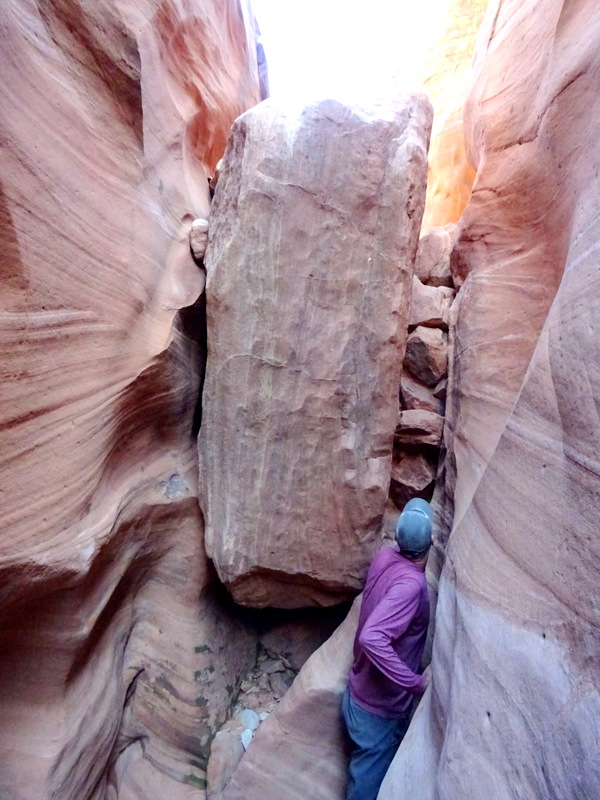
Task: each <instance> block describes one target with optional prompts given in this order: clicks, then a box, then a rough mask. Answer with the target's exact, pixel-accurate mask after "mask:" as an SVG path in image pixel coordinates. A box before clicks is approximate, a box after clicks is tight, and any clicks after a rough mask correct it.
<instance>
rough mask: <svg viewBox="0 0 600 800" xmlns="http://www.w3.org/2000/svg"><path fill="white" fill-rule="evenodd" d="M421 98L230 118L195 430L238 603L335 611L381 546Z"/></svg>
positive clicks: (417, 202) (427, 118) (416, 199)
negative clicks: (205, 357) (198, 425)
mask: <svg viewBox="0 0 600 800" xmlns="http://www.w3.org/2000/svg"><path fill="white" fill-rule="evenodd" d="M430 124H431V108H430V106H429V103H428V101H427V100H426V98H425V97H423V96H421V95H407V96H405V97H402V98H401V99H399V101H398V103H397V105H396V106H394V107H384V106H377V107H374V108H372V109H370V110H364V109H358V108H349V107H346V106H343V105H341V104H340V103H338V102H336V101H332V100H328V101H323V102H321V103H319V104H316V105H313V106H310V107H308V108H305V109H303V110H301V111H298V112H297V113H292V112H288V113H287V114H286V113H285V112H284V111H282V110H281V109H280V108H278V107H277V105H275V104H274V103H272V102H271V101H267V102H265V103H262V104H261V105H260V106H258V107H257V108H256V109H254V110H253V111H251V112H249V113H247V114H244V115H243V116H242V117H241V118H240V119H238V120H237V122H236V124H235V126H234V128H233V131H232V135H231V139H230V142H229V146H228V149H227V152H226V155H225V158H224V163H223V171H222V174H221V177H220V179H219V184H218V186H217V190H216V193H215V199H214V203H213V208H212V212H211V227H210V243H209V249H208V251H207V255H206V265H207V320H208V323H207V324H208V341H209V358H208V366H207V374H206V382H205V385H204V395H203V418H202V428H201V431H200V438H199V458H200V502H201V506H202V510H203V512H204V515H205V518H206V525H207V532H206V543H207V548H208V552H209V554H210V556H211V558H212V559H213V560H214V563H215V566H216V568H217V570H218V572H219V575H220V577H221V579H222V580H223V582H224V583H225V584H226V585H227V587H228V588H229V590H230V591H231V592H232V594H233V596H234V598H235V599H236V600H237V601H238V602H240V603H243V604H246V605H253V606H266V605H273V606H279V607H284V608H290V607H295V606H307V605H328V604H333V603H336V602H339V601H340V600H341V599H344V598H347V597H348V596H350V595H351V594H353V593H355V592H356V591H357V590H358V589H359V588H360V585H361V579H362V577H363V574H364V572H365V570H366V567H367V566H368V563H369V560H370V557H371V555H372V553H373V552H374V550H375V549H376V548H377V546H378V541H379V535H380V533H379V531H380V526H381V520H382V517H383V511H384V507H385V502H386V497H387V490H388V486H389V478H390V466H391V450H392V440H393V431H394V426H395V421H396V413H397V402H398V400H397V397H398V385H399V381H400V373H401V366H402V356H403V351H404V344H405V338H406V328H407V322H408V305H409V294H410V286H411V277H412V265H413V260H414V254H415V250H416V246H417V239H418V230H419V224H420V219H421V214H422V207H423V197H424V187H425V175H426V150H427V141H428V131H429V127H430Z"/></svg>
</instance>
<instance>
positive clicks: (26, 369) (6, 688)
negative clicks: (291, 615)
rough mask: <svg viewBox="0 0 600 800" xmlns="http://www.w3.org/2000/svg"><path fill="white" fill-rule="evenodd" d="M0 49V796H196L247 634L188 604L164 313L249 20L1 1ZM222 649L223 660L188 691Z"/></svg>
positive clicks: (186, 340) (187, 396)
mask: <svg viewBox="0 0 600 800" xmlns="http://www.w3.org/2000/svg"><path fill="white" fill-rule="evenodd" d="M0 31H1V34H0V36H1V39H2V48H1V51H0V53H1V55H0V59H1V70H2V82H1V85H0V139H1V142H2V158H1V159H0V220H1V224H0V238H1V241H0V250H1V252H2V288H1V290H0V291H1V301H2V303H1V305H2V312H1V314H0V347H1V348H2V404H1V405H0V415H1V421H0V426H1V437H2V438H1V447H0V471H1V474H2V481H1V482H0V485H1V489H0V494H1V498H2V514H3V533H2V537H1V539H0V575H1V580H0V631H1V633H0V637H1V642H0V719H1V720H2V725H0V796H2V797H6V798H10V799H11V800H42V798H50V797H53V798H57V800H84V798H85V800H87V799H88V798H104V797H105V793H108V794H107V795H106V796H108V797H110V798H115V797H119V798H127V799H128V800H130V799H131V798H140V800H141V798H142V797H143V798H153V797H157V798H158V797H163V796H164V794H163V790H164V789H165V782H166V783H168V784H169V786H170V789H169V794H170V797H171V798H173V800H175V798H184V797H185V798H189V797H192V796H195V797H197V796H198V791H199V786H200V784H201V782H202V779H203V778H202V776H203V766H204V762H205V759H206V754H207V742H208V738H209V736H210V734H211V732H212V728H213V727H214V726H215V725H216V724H217V723H218V721H219V717H222V715H223V714H224V713H225V709H226V707H227V705H228V703H229V701H230V694H231V692H232V691H233V689H234V685H235V682H236V680H238V673H240V672H241V671H243V670H244V669H245V663H246V661H247V660H248V658H249V657H251V658H253V657H254V653H253V648H254V639H253V638H252V636H251V635H247V634H246V633H245V632H244V628H243V626H241V625H240V624H239V623H237V622H235V621H234V620H231V619H229V618H228V617H227V615H226V614H225V613H224V612H222V611H220V610H218V609H217V608H216V607H215V605H214V601H213V600H212V599H211V598H210V597H208V596H206V595H205V593H206V592H207V591H209V589H208V587H209V585H210V582H211V574H210V573H209V571H208V567H207V563H206V560H205V556H204V553H203V549H202V521H201V518H200V515H199V512H198V510H197V506H196V499H195V495H196V488H195V487H196V481H197V474H196V473H197V469H196V464H195V450H194V441H193V436H192V422H193V413H194V407H195V404H196V399H197V393H198V380H199V376H198V369H197V367H196V366H194V365H196V364H199V363H200V352H199V350H198V346H197V344H196V343H195V342H194V341H193V340H192V339H191V338H190V337H189V336H188V333H189V331H190V329H191V328H190V317H189V316H187V317H185V316H180V315H179V309H181V308H182V307H184V306H189V305H191V304H192V303H194V301H195V300H196V298H197V296H198V294H199V292H200V291H201V287H202V281H203V276H202V273H201V271H200V270H199V269H198V268H197V267H196V265H195V264H194V262H193V260H192V259H191V256H190V253H189V241H188V233H189V227H190V222H191V220H192V219H193V218H194V217H199V216H200V217H201V216H205V215H206V213H207V211H208V187H207V180H206V178H207V175H208V174H210V173H211V172H212V169H213V167H214V164H215V161H216V160H217V159H218V157H219V156H220V154H221V151H222V148H223V146H224V142H225V139H226V136H227V130H228V128H229V125H230V123H231V121H232V119H233V118H234V116H236V115H237V114H238V113H240V112H241V111H243V110H244V109H245V108H247V107H248V106H250V105H252V104H253V103H255V102H256V101H257V100H258V99H259V90H258V76H257V68H256V63H255V57H254V33H253V23H252V19H251V17H250V15H249V12H248V8H247V7H246V5H245V4H239V3H238V2H235V1H234V0H228V1H227V2H225V3H224V2H216V0H215V1H214V2H212V0H204V1H203V2H197V3H195V4H193V5H192V4H188V3H182V2H176V1H175V0H173V2H163V3H161V4H159V3H157V2H151V1H150V0H148V2H144V1H143V0H141V2H137V3H133V4H131V3H129V4H127V3H117V2H108V0H107V1H106V2H94V3H84V2H77V1H75V2H68V3H67V2H58V0H48V2H42V1H41V0H40V2H25V0H23V1H22V2H20V1H19V0H12V1H11V2H7V3H3V4H2V6H1V8H0ZM225 65H227V66H226V68H225ZM199 597H201V598H202V599H200V600H199V599H198V598H199ZM221 636H224V637H225V641H226V642H229V643H233V641H234V640H235V637H238V636H239V637H241V638H240V639H239V640H238V644H237V648H238V654H237V655H235V656H233V652H232V647H233V644H231V647H230V648H229V649H230V654H231V655H232V658H231V659H230V661H229V663H228V664H227V663H226V662H225V661H223V663H222V665H221V666H220V667H218V668H217V669H216V672H215V674H214V675H213V674H212V673H211V674H210V675H209V678H208V680H207V681H205V682H204V683H203V684H202V687H199V685H198V682H197V680H196V678H195V673H198V674H200V673H201V671H202V670H203V669H207V668H208V666H209V665H210V664H209V663H207V662H210V661H211V659H210V658H209V656H208V655H207V653H208V652H209V651H214V650H215V649H220V648H221V647H222V646H223V642H222V640H221V638H220V637H221ZM225 646H227V647H229V645H228V644H226V645H225ZM204 647H206V648H208V650H207V651H206V652H205V651H202V648H204ZM212 660H213V661H214V658H213V659H212ZM213 668H214V667H213ZM219 670H220V671H219ZM228 686H229V691H228V689H227V687H228ZM206 692H209V693H210V695H211V704H212V705H211V707H210V708H207V707H206V705H207V700H206V696H205V693H206ZM134 743H135V744H134ZM130 745H131V749H130V747H129V746H130ZM203 760H204V762H203ZM128 761H129V762H131V763H132V764H133V763H137V764H138V767H139V768H137V767H136V770H135V771H134V772H135V774H134V772H128V770H127V768H125V764H126V762H128ZM167 774H168V776H169V777H168V778H167V777H166V775H167ZM136 775H137V776H138V777H135V776H136ZM161 775H162V776H163V777H160V776H161ZM140 776H142V777H140ZM138 778H139V780H138ZM140 781H141V782H142V783H143V782H144V781H145V783H146V788H145V789H143V790H142V789H139V788H138V789H136V788H135V785H136V784H139V785H141V783H140ZM186 782H187V783H186ZM192 792H195V794H192Z"/></svg>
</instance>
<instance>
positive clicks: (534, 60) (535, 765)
mask: <svg viewBox="0 0 600 800" xmlns="http://www.w3.org/2000/svg"><path fill="white" fill-rule="evenodd" d="M599 36H600V12H599V9H598V6H597V4H596V3H594V2H581V3H577V4H573V3H568V2H565V3H563V2H560V0H544V1H543V2H540V3H527V2H518V3H516V2H501V3H498V4H494V5H493V6H492V7H491V8H490V13H489V15H488V17H487V18H486V21H485V24H484V26H483V29H482V32H481V36H480V40H479V46H478V50H477V55H476V60H475V72H474V80H473V85H472V90H471V94H470V97H469V100H468V103H467V117H468V121H469V125H468V131H469V146H470V149H471V152H472V154H473V157H474V158H475V159H476V163H478V165H479V167H478V173H477V178H476V181H475V184H474V192H473V197H472V200H471V202H470V203H469V205H468V206H467V209H466V211H465V215H464V217H463V221H462V224H461V230H460V234H459V240H458V249H457V251H456V260H455V268H456V269H457V270H458V272H459V274H460V276H461V277H462V278H463V279H465V282H464V285H463V287H462V289H461V291H460V293H459V308H458V323H457V329H456V348H455V356H454V358H455V361H454V371H453V374H452V372H451V376H452V377H451V382H450V391H449V407H448V412H447V418H446V429H447V431H448V433H449V436H448V444H449V446H450V447H452V448H453V453H454V458H455V462H454V468H453V469H452V470H451V473H452V474H450V476H449V478H450V479H449V483H448V489H449V491H452V490H454V499H455V502H456V515H455V527H454V529H453V531H452V533H451V536H450V543H449V549H448V556H447V560H446V564H445V567H444V570H443V573H442V578H441V584H440V602H439V603H438V615H437V621H436V640H435V643H434V656H433V692H432V694H431V697H430V700H429V701H428V702H427V703H426V704H424V706H423V707H422V708H421V709H420V710H419V714H418V716H417V717H416V718H415V720H414V723H413V728H412V730H411V733H410V735H409V737H408V738H407V740H406V741H405V743H404V744H403V746H402V747H401V748H400V750H399V753H398V756H397V759H396V761H395V763H394V765H393V767H392V770H391V772H390V773H389V774H388V778H387V780H386V783H385V784H384V786H383V788H382V791H381V793H380V800H391V798H393V797H398V796H399V795H401V794H403V793H404V794H406V796H418V797H419V798H423V800H428V799H429V798H431V799H433V798H445V800H458V798H464V797H472V796H479V795H481V794H489V795H492V796H493V797H495V798H501V800H504V798H506V799H507V800H508V798H511V799H512V798H515V797H543V798H548V800H559V799H561V800H562V798H567V797H568V798H578V800H579V799H580V798H581V800H592V798H596V797H598V796H599V794H600V765H599V761H598V741H599V740H600V723H599V719H600V693H599V686H598V675H599V674H600V663H599V654H600V634H599V631H600V615H599V609H598V603H597V587H598V582H599V579H600V548H599V543H600V540H599V538H598V533H597V518H598V492H599V490H600V479H599V475H600V466H599V464H598V452H599V447H600V442H599V441H598V439H599V432H598V414H597V398H598V396H600V373H599V371H598V367H597V365H598V363H599V355H600V354H599V353H598V336H597V329H598V326H599V325H600V317H599V312H598V292H599V291H600V283H599V281H598V256H597V253H598V247H599V245H598V242H599V239H600V227H599V225H598V219H599V204H600V200H599V198H600V180H599V177H598V176H599V175H600V169H599V167H600V142H599V140H598V136H597V120H598V115H599V108H598V103H599V100H598V93H597V86H598V81H599V80H600V56H599V52H598V47H597V42H598V38H599ZM467 731H468V736H467V735H466V732H467ZM456 765H460V769H457V767H456Z"/></svg>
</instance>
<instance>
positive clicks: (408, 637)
mask: <svg viewBox="0 0 600 800" xmlns="http://www.w3.org/2000/svg"><path fill="white" fill-rule="evenodd" d="M428 624H429V599H428V595H427V583H426V580H425V574H424V572H423V569H422V568H421V567H419V566H418V565H417V564H415V563H414V562H413V561H410V560H409V559H407V558H404V557H403V556H402V555H400V553H399V551H398V549H397V548H396V547H393V548H384V549H382V550H380V551H379V553H377V555H376V556H375V558H374V559H373V562H372V564H371V567H370V568H369V573H368V575H367V582H366V584H365V588H364V593H363V601H362V607H361V613H360V619H359V623H358V630H357V635H356V639H355V643H354V664H353V666H352V669H351V671H350V676H349V681H348V684H349V689H350V693H351V696H352V698H353V699H354V700H355V702H356V703H358V705H359V706H361V707H362V708H364V709H365V710H366V711H370V712H371V713H373V714H377V715H379V716H382V717H388V718H394V717H400V716H403V715H405V714H407V713H408V712H409V711H410V705H411V701H412V698H413V696H414V695H415V694H417V695H419V694H422V692H423V689H424V686H423V681H422V678H421V676H420V675H419V674H418V670H419V668H420V664H421V656H422V653H423V648H424V646H425V639H426V636H427V627H428Z"/></svg>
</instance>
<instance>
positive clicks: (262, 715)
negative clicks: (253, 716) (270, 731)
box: [258, 711, 269, 722]
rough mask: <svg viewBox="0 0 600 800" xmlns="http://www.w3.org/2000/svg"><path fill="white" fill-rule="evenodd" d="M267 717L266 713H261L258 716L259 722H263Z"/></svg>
mask: <svg viewBox="0 0 600 800" xmlns="http://www.w3.org/2000/svg"><path fill="white" fill-rule="evenodd" d="M268 716H269V712H268V711H261V712H260V714H259V715H258V717H259V719H260V721H261V722H264V721H265V720H266V719H267V718H268Z"/></svg>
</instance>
